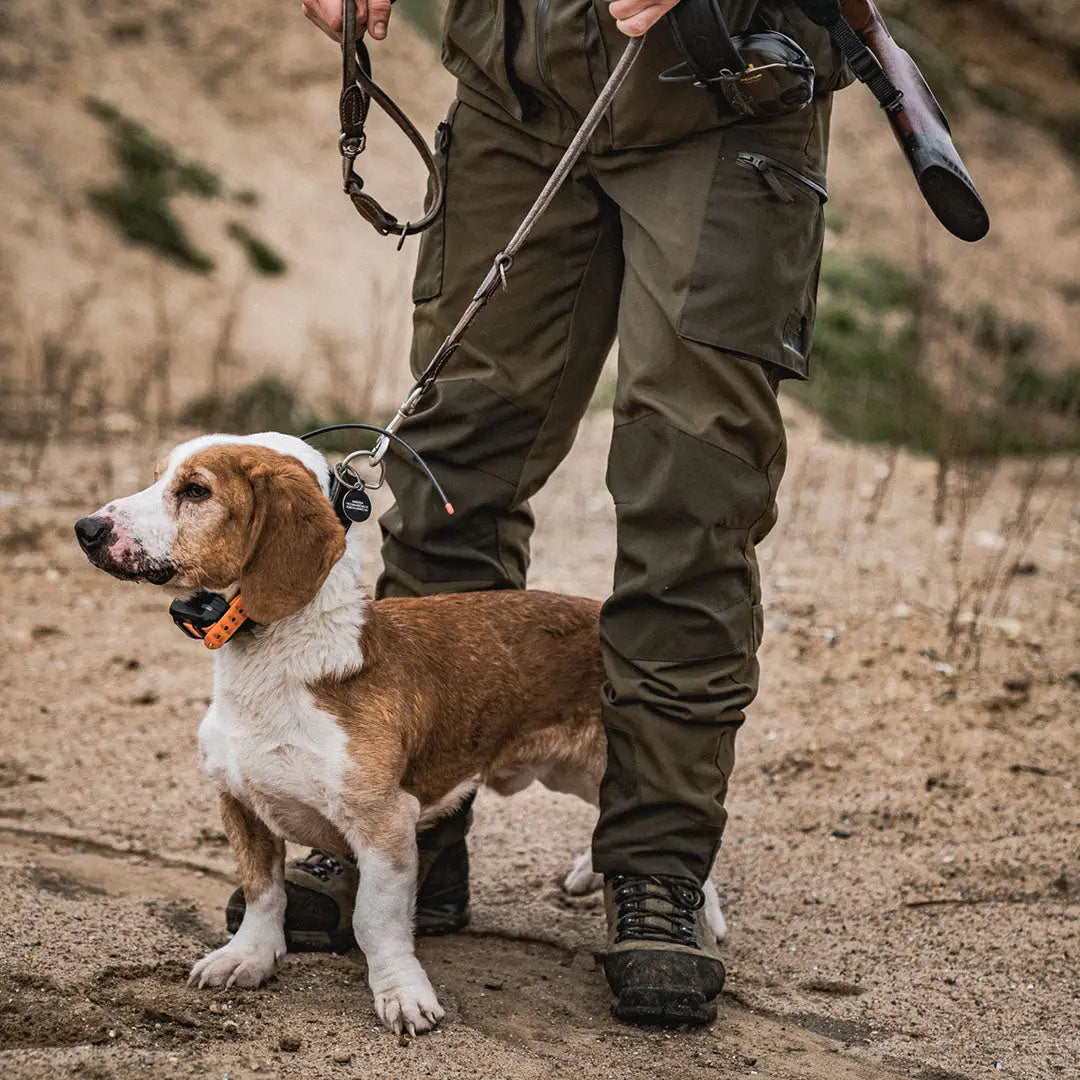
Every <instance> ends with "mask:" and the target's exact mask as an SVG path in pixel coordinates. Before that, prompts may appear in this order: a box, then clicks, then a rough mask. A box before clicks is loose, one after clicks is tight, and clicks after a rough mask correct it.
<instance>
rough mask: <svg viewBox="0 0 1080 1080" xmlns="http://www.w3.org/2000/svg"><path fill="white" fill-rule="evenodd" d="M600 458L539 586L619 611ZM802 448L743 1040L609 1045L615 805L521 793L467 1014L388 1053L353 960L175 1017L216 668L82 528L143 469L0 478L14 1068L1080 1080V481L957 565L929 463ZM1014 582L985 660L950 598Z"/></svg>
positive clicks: (105, 466) (746, 956)
mask: <svg viewBox="0 0 1080 1080" xmlns="http://www.w3.org/2000/svg"><path fill="white" fill-rule="evenodd" d="M608 431H609V427H608V421H607V420H606V418H605V417H603V416H601V415H595V414H594V415H591V416H590V417H588V418H587V420H586V423H585V424H584V426H583V429H582V434H581V437H580V438H579V441H578V445H577V447H576V448H575V450H574V452H573V454H572V456H571V458H570V459H569V460H568V461H567V463H566V464H565V465H564V467H563V468H562V469H561V470H560V472H559V473H558V474H557V476H556V477H555V479H554V480H553V481H552V483H551V485H550V486H549V488H548V490H547V491H545V492H544V493H543V495H542V497H541V498H540V499H538V500H537V511H538V518H539V527H538V532H537V537H536V542H535V562H534V569H533V579H532V580H533V584H534V585H536V586H543V587H549V588H556V589H561V590H565V591H575V592H581V593H587V594H593V595H602V594H603V593H604V591H605V589H606V588H607V586H608V583H609V580H610V573H611V562H612V554H611V553H612V544H613V534H612V515H611V511H610V507H609V502H608V498H607V496H606V493H605V492H604V490H603V486H602V473H603V455H604V452H605V449H606V444H607V438H608ZM792 444H793V452H792V462H791V465H790V469H789V477H788V481H787V488H786V492H785V499H784V506H783V514H782V518H781V524H780V525H779V526H778V528H777V530H776V532H775V534H774V535H773V536H772V537H771V538H770V539H769V540H768V541H767V543H766V544H765V546H764V547H763V549H762V557H763V563H764V566H765V584H766V590H767V602H768V610H769V616H768V633H767V641H766V645H765V648H764V657H763V659H764V669H765V675H764V679H763V685H762V693H761V697H760V699H759V702H758V704H757V706H756V707H755V708H754V710H753V713H752V717H751V720H750V722H749V724H748V725H747V727H746V729H745V730H744V732H743V734H742V735H741V737H740V751H741V754H740V761H739V765H738V769H737V772H736V775H735V778H734V782H733V784H732V787H731V794H730V799H729V807H730V810H731V812H732V820H731V824H730V826H729V831H728V836H727V840H726V843H725V847H724V849H723V851H722V853H721V857H720V860H719V863H718V866H717V869H716V880H717V882H718V883H719V884H720V891H721V896H722V898H723V901H724V907H725V911H726V913H727V916H728V919H729V923H730V926H731V932H730V937H729V940H728V942H727V944H726V945H725V948H724V953H725V957H726V960H727V963H728V965H729V969H730V979H729V983H728V987H727V989H726V990H725V993H724V995H723V1001H722V1006H721V1018H720V1020H719V1022H718V1023H717V1024H716V1025H715V1026H714V1027H712V1028H711V1029H710V1030H706V1031H697V1032H691V1033H681V1034H679V1033H676V1034H672V1033H655V1032H640V1031H636V1030H633V1029H628V1028H625V1027H622V1026H619V1025H617V1024H616V1023H615V1022H614V1021H613V1020H611V1018H610V1017H609V1014H608V1007H609V1000H608V994H607V990H606V987H605V985H604V981H603V976H602V973H601V972H600V971H599V970H598V968H597V967H596V964H595V960H594V955H593V951H594V950H595V949H596V948H597V947H598V946H599V945H600V942H601V940H602V934H603V917H602V913H601V910H600V907H599V905H598V903H597V900H596V899H595V898H587V899H584V900H570V899H567V898H566V897H564V896H563V895H562V894H561V893H560V891H559V889H558V886H557V882H558V879H559V877H560V875H561V874H562V873H563V872H564V871H565V869H566V867H567V865H568V861H569V859H570V857H571V855H572V853H573V852H575V851H577V850H579V849H580V848H581V847H582V846H583V845H584V844H585V842H586V841H587V838H588V833H589V829H590V825H591V812H590V811H589V810H588V809H587V808H584V807H583V806H581V805H580V804H577V803H575V802H574V801H572V800H569V799H564V798H561V797H556V796H553V795H550V794H548V793H545V792H542V791H539V790H533V789H530V790H529V791H527V792H525V793H524V794H522V795H519V796H516V797H514V798H512V799H510V800H505V801H504V800H500V799H498V798H496V797H494V796H484V797H482V798H481V799H480V801H479V803H478V808H477V824H476V828H475V830H474V835H473V839H472V842H471V849H472V852H473V859H474V923H473V927H472V929H471V930H470V931H469V932H468V933H465V934H462V935H458V936H456V937H453V938H448V939H443V940H436V941H432V940H428V941H422V942H421V943H420V946H419V951H420V955H421V957H422V959H423V960H424V962H425V963H426V965H427V967H428V970H429V972H430V973H431V974H432V977H433V980H434V982H435V984H436V985H437V987H438V989H439V993H440V997H441V999H442V1001H443V1004H444V1005H445V1006H446V1007H447V1013H448V1015H447V1019H446V1021H445V1023H444V1025H443V1028H442V1030H441V1031H439V1032H438V1033H436V1034H433V1035H430V1036H424V1037H421V1038H418V1039H416V1040H407V1039H405V1040H399V1039H397V1038H395V1037H393V1036H391V1035H389V1034H388V1033H386V1032H385V1031H383V1030H382V1029H381V1028H380V1027H379V1026H378V1025H377V1023H376V1021H375V1019H374V1015H373V1013H372V1009H371V1002H370V997H369V994H368V992H367V989H366V986H365V983H364V969H363V961H362V959H361V957H360V956H359V954H358V953H356V952H353V953H351V954H349V955H347V956H345V957H330V956H313V955H308V956H296V957H292V958H290V959H289V960H288V961H287V963H286V964H285V966H284V968H283V969H282V971H281V973H280V975H279V976H278V978H277V979H276V980H275V981H274V982H272V983H271V984H270V985H269V986H268V987H266V988H265V989H263V990H260V991H255V992H242V991H202V992H198V991H194V990H189V989H187V987H186V986H185V982H184V980H185V974H186V971H187V969H188V967H189V965H190V964H191V963H192V962H193V961H194V960H195V959H196V958H198V956H200V955H201V954H202V953H203V952H204V951H205V950H206V949H207V948H208V947H210V946H212V945H214V944H217V943H219V942H221V941H222V940H223V907H224V902H225V899H226V897H227V895H228V893H229V892H230V891H231V889H232V883H233V871H232V866H231V860H230V856H229V852H228V850H227V847H226V845H225V843H224V838H223V837H222V835H221V833H220V826H219V823H218V821H217V817H216V812H215V805H214V803H215V800H214V797H213V795H212V792H211V790H210V787H209V785H208V784H207V783H206V782H205V781H204V780H203V778H202V777H201V776H200V774H199V773H198V771H197V769H196V767H195V760H194V741H195V731H196V727H197V724H198V721H199V718H200V716H201V713H202V711H203V710H204V708H205V706H206V701H207V697H206V695H207V693H208V690H209V669H210V660H209V656H208V654H206V653H205V651H204V650H201V649H200V648H198V647H197V646H196V645H195V644H194V643H192V642H189V641H187V640H186V639H184V638H182V637H181V636H180V634H179V633H178V632H177V631H176V630H175V629H174V628H173V627H172V625H171V624H170V622H169V620H168V617H167V615H166V613H165V607H166V604H165V603H164V602H163V599H162V598H161V597H160V596H159V595H158V594H157V593H155V592H154V591H152V590H149V589H142V588H138V587H135V586H126V585H122V584H120V583H117V582H114V581H112V580H110V579H107V578H106V577H105V576H104V575H102V574H100V573H98V572H96V571H93V570H92V569H91V568H90V567H89V566H88V565H87V564H86V562H85V560H84V559H83V557H82V556H81V554H80V553H79V551H78V549H77V547H76V545H75V543H74V540H73V537H72V534H71V523H72V521H73V520H74V519H75V518H76V517H77V516H79V515H80V514H81V513H83V512H86V511H87V510H89V509H93V508H94V507H96V506H97V505H99V504H100V502H101V501H102V500H103V498H104V497H105V496H106V494H118V493H121V492H125V491H128V490H134V489H135V488H136V487H137V486H142V484H143V483H144V482H145V481H146V479H147V476H148V468H149V461H150V460H151V458H152V457H153V450H154V449H155V448H151V447H141V446H136V445H135V444H133V443H123V442H121V443H117V444H115V445H113V446H111V447H108V448H105V449H96V448H88V447H85V446H78V445H66V446H55V447H53V448H52V449H51V450H50V451H49V454H48V457H47V459H46V460H45V461H44V462H43V463H42V464H43V469H42V472H41V475H40V479H39V480H38V481H37V482H36V483H34V484H31V483H29V482H28V475H27V473H26V459H25V456H24V455H23V454H22V453H21V452H18V451H17V450H16V448H14V447H12V446H10V445H8V446H3V447H0V551H2V559H0V605H2V610H3V612H4V621H3V624H2V625H0V701H2V706H0V762H2V764H0V941H2V942H3V946H2V949H0V1074H2V1075H3V1076H4V1077H10V1078H12V1080H14V1078H19V1080H29V1078H31V1077H50V1078H51V1077H57V1076H72V1077H79V1078H86V1080H89V1078H94V1080H99V1078H100V1080H104V1078H111V1077H118V1078H119V1077H125V1078H126V1077H131V1076H147V1077H153V1076H160V1077H173V1076H177V1077H181V1076H226V1075H227V1076H229V1077H232V1078H241V1077H243V1078H248V1077H260V1078H261V1077H293V1076H297V1077H300V1076H303V1077H312V1076H317V1077H336V1076H340V1077H394V1078H403V1080H405V1078H413V1077H416V1078H419V1077H440V1078H441V1077H477V1078H481V1077H482V1078H501V1077H514V1078H517V1077H522V1078H525V1077H551V1076H558V1075H563V1074H571V1073H573V1074H576V1075H579V1076H583V1077H592V1076H597V1077H611V1078H623V1077H627V1078H629V1077H657V1078H660V1077H674V1076H678V1077H688V1078H689V1077H692V1078H697V1077H706V1076H716V1075H720V1076H753V1075H760V1076H762V1077H790V1078H796V1077H799V1078H826V1077H828V1078H830V1080H833V1078H836V1080H844V1078H870V1077H882V1076H891V1075H906V1076H913V1077H920V1078H923V1080H959V1078H962V1077H963V1078H966V1077H971V1078H975V1077H983V1076H989V1075H995V1076H996V1075H1003V1076H1014V1077H1024V1078H1032V1080H1034V1078H1042V1077H1055V1078H1056V1077H1062V1078H1064V1077H1075V1076H1077V1075H1080V1070H1078V1067H1077V1061H1078V1059H1080V1040H1078V1032H1077V1017H1078V1000H1077V985H1078V981H1077V972H1078V957H1080V922H1078V919H1080V866H1078V862H1077V849H1078V841H1080V799H1078V793H1077V787H1076V785H1077V782H1078V780H1080V777H1078V767H1077V766H1078V762H1080V739H1078V738H1077V736H1078V734H1080V730H1078V728H1080V721H1078V713H1080V709H1078V706H1080V672H1078V671H1077V669H1078V668H1080V648H1078V644H1080V637H1078V633H1080V580H1078V579H1080V575H1078V573H1077V568H1078V565H1080V521H1078V517H1077V515H1078V514H1080V484H1078V483H1077V478H1076V477H1075V475H1073V474H1072V472H1071V470H1070V468H1069V466H1068V464H1067V463H1065V462H1053V463H1050V464H1049V465H1048V466H1047V467H1046V470H1045V472H1044V474H1043V475H1042V476H1041V478H1040V479H1039V483H1038V485H1037V487H1036V490H1035V495H1034V498H1033V500H1032V503H1031V507H1030V508H1029V510H1028V512H1027V516H1026V517H1027V520H1028V521H1031V520H1034V519H1039V518H1042V524H1041V527H1040V528H1039V530H1038V532H1037V535H1036V536H1035V538H1034V540H1033V542H1032V543H1031V544H1030V545H1025V544H1024V543H1022V542H1012V541H1010V537H1012V536H1013V535H1014V530H1013V526H1012V525H1011V524H1010V522H1011V521H1013V519H1014V517H1015V510H1016V508H1017V507H1018V506H1019V505H1020V501H1021V492H1022V490H1023V487H1024V479H1025V477H1028V476H1029V472H1028V467H1027V466H1021V465H1014V466H1003V467H1002V468H1001V469H1000V470H998V471H996V472H995V473H994V474H993V475H992V476H991V477H989V478H988V479H989V491H988V494H987V495H986V497H985V498H983V499H981V500H980V501H978V503H977V505H975V506H974V509H973V512H972V514H971V520H970V521H969V523H968V527H967V530H966V533H965V538H966V539H965V545H964V548H963V550H962V557H961V559H960V561H959V562H956V563H952V562H950V560H949V558H948V555H949V552H950V551H951V550H953V549H954V548H953V545H954V541H955V535H954V530H952V529H951V528H949V527H946V528H942V529H935V527H934V526H933V524H932V522H931V509H932V503H933V494H934V484H933V467H932V465H931V464H929V463H927V462H924V461H920V460H916V459H912V458H908V457H905V456H900V457H899V458H897V459H896V460H895V462H894V463H893V469H892V472H891V474H890V475H889V477H888V479H887V480H884V479H883V477H884V475H885V473H886V472H887V469H888V463H889V459H887V458H886V457H885V456H884V455H882V454H881V453H879V452H877V451H872V450H868V449H865V448H858V447H853V446H850V445H847V444H843V443H838V442H834V441H831V440H829V439H826V438H824V437H823V436H822V435H821V433H820V432H819V430H818V428H817V425H816V424H815V423H814V422H813V421H812V420H811V419H809V418H808V417H806V416H805V415H803V414H801V413H798V412H793V414H792ZM875 506H877V507H879V509H878V511H877V517H876V521H874V522H868V521H867V517H868V515H870V514H871V513H872V511H873V509H874V507H875ZM950 508H951V516H950V520H953V516H952V512H953V511H955V508H956V502H955V499H954V500H953V501H952V502H950ZM1043 515H1045V516H1043ZM367 528H368V530H369V535H370V537H371V544H372V555H371V561H370V563H369V566H368V568H367V573H368V576H369V577H371V576H373V575H374V573H375V571H376V567H377V551H376V549H375V545H376V543H377V541H376V536H377V533H376V530H375V528H374V526H373V525H369V526H367ZM1003 542H1004V543H1006V544H1007V546H1006V547H1005V548H1004V549H1003V548H1002V547H1001V544H1002V543H1003ZM1017 563H1020V564H1026V565H1022V567H1021V569H1022V570H1023V571H1024V572H1023V573H1022V574H1020V575H1008V574H1006V576H1005V579H1004V580H1005V581H1006V582H1007V588H1005V589H1004V590H1002V591H1000V592H999V591H997V590H990V591H989V595H988V604H987V606H988V608H994V607H995V606H996V610H987V611H986V613H985V614H983V616H982V619H981V632H980V633H979V635H978V642H979V645H980V649H979V655H978V656H977V657H976V656H975V655H969V656H967V657H966V658H965V657H964V655H963V650H962V649H961V648H959V647H956V648H953V649H952V651H950V649H949V635H948V632H947V615H948V613H949V611H950V610H951V609H952V608H954V607H955V606H957V605H956V604H955V590H956V588H957V586H960V587H961V588H963V587H967V586H971V585H972V584H974V583H977V582H978V581H979V580H980V579H981V576H982V575H983V574H984V573H985V572H986V571H987V569H988V568H992V567H993V566H1000V567H1001V568H1002V569H1003V570H1004V571H1007V570H1008V569H1009V568H1010V567H1012V566H1014V565H1015V564H1017ZM976 591H977V590H976ZM998 601H1000V603H998ZM973 603H974V598H973V597H972V596H969V598H968V599H967V600H965V601H964V602H963V603H961V604H960V605H959V606H960V607H961V608H964V607H971V606H973ZM283 1038H284V1039H285V1040H286V1043H288V1045H292V1043H289V1042H288V1040H290V1039H292V1040H299V1049H297V1050H294V1051H288V1050H284V1049H282V1040H283ZM335 1054H337V1055H339V1056H345V1055H349V1061H348V1063H338V1062H336V1061H335V1060H334V1055H335Z"/></svg>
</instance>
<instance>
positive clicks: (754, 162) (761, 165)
mask: <svg viewBox="0 0 1080 1080" xmlns="http://www.w3.org/2000/svg"><path fill="white" fill-rule="evenodd" d="M739 157H740V158H741V159H742V160H743V161H745V162H746V163H747V164H748V165H750V166H752V167H753V168H754V169H756V170H757V171H758V172H759V173H761V176H762V178H763V179H764V181H765V183H766V184H768V185H769V187H770V188H771V189H772V193H773V194H774V195H775V196H776V197H777V198H778V199H783V200H784V202H786V203H793V202H794V201H795V196H794V195H792V194H791V192H790V191H788V189H787V188H786V187H784V185H783V184H781V183H780V181H779V180H778V179H777V177H776V173H774V172H773V171H772V169H770V168H769V164H768V162H766V161H765V160H764V159H763V158H762V157H760V156H759V155H758V154H747V153H745V152H744V153H742V154H740V155H739Z"/></svg>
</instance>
